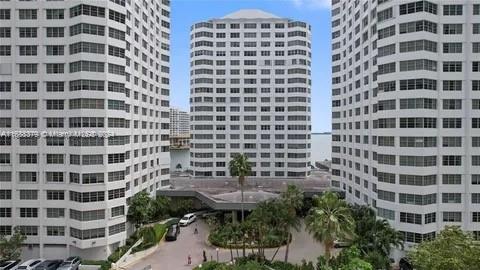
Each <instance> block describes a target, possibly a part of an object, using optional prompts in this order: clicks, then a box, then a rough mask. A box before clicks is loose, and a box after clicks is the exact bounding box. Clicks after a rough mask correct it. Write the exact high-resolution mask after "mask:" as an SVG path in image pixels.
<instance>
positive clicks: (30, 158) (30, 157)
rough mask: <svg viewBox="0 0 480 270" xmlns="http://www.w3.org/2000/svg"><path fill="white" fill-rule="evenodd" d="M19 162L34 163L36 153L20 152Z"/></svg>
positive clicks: (35, 161)
mask: <svg viewBox="0 0 480 270" xmlns="http://www.w3.org/2000/svg"><path fill="white" fill-rule="evenodd" d="M19 163H20V164H36V163H37V154H20V155H19Z"/></svg>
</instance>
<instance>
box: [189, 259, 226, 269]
mask: <svg viewBox="0 0 480 270" xmlns="http://www.w3.org/2000/svg"><path fill="white" fill-rule="evenodd" d="M221 265H223V264H222V263H219V262H216V261H210V262H206V263H202V268H200V267H198V266H197V267H195V268H194V270H217V269H219V268H220V267H221Z"/></svg>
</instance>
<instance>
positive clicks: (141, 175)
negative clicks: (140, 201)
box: [0, 0, 170, 259]
mask: <svg viewBox="0 0 480 270" xmlns="http://www.w3.org/2000/svg"><path fill="white" fill-rule="evenodd" d="M169 17H170V7H169V1H168V0H148V1H131V0H110V1H84V0H78V1H58V0H56V1H49V0H38V1H18V0H10V1H8V0H7V1H0V131H1V133H2V134H1V135H2V136H0V145H1V146H0V234H4V235H9V234H11V233H12V231H13V230H14V228H18V229H20V230H21V231H22V232H23V233H25V234H26V235H27V240H26V241H25V248H24V252H23V257H24V258H31V257H43V258H63V257H66V256H69V255H78V256H81V257H82V258H86V259H105V258H106V257H107V256H108V254H110V253H111V252H112V251H113V250H115V248H117V247H118V246H120V245H123V244H124V242H125V240H126V237H127V231H128V228H129V226H128V224H127V223H126V214H127V202H128V199H129V198H130V197H131V196H133V195H134V194H135V193H137V192H139V191H142V190H144V191H147V192H149V193H151V194H152V195H153V194H154V193H155V190H156V189H158V188H160V187H161V186H163V185H168V182H169V140H168V137H169V130H168V129H169V36H170V30H169V28H170V23H169V21H170V19H169ZM27 133H28V134H30V135H31V136H27V135H28V134H27ZM26 134H27V135H26Z"/></svg>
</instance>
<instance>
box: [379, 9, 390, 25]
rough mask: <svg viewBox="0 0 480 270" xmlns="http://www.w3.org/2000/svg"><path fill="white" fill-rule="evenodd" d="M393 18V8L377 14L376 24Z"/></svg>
mask: <svg viewBox="0 0 480 270" xmlns="http://www.w3.org/2000/svg"><path fill="white" fill-rule="evenodd" d="M392 17H393V8H388V9H385V10H382V11H379V12H377V22H379V23H380V22H383V21H386V20H388V19H390V18H392Z"/></svg>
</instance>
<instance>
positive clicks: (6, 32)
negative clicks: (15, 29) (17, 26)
mask: <svg viewBox="0 0 480 270" xmlns="http://www.w3.org/2000/svg"><path fill="white" fill-rule="evenodd" d="M11 36H12V31H11V30H10V27H0V38H10V37H11Z"/></svg>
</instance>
